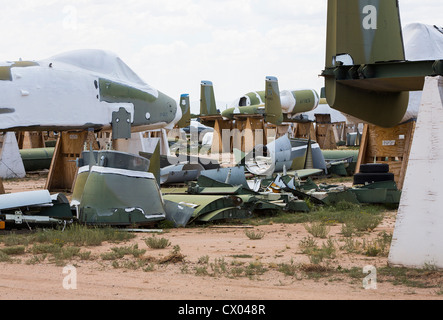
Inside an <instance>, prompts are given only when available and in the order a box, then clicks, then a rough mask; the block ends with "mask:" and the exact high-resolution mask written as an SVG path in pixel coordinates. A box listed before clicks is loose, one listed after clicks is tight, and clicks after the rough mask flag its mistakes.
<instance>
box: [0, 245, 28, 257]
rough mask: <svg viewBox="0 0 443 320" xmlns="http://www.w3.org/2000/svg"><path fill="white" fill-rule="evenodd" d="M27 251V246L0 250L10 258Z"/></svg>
mask: <svg viewBox="0 0 443 320" xmlns="http://www.w3.org/2000/svg"><path fill="white" fill-rule="evenodd" d="M25 249H26V248H25V246H13V247H5V248H3V249H0V252H3V253H5V254H7V255H8V256H19V255H22V254H24V253H25Z"/></svg>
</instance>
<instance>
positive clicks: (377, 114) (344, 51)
mask: <svg viewBox="0 0 443 320" xmlns="http://www.w3.org/2000/svg"><path fill="white" fill-rule="evenodd" d="M327 28H328V30H327V43H326V64H325V65H326V70H329V75H334V76H327V77H325V93H326V99H327V101H328V104H329V105H330V106H331V107H332V108H334V109H337V110H339V111H341V112H343V113H346V114H349V115H352V116H354V117H356V118H359V119H361V120H363V121H366V122H369V123H372V124H375V125H378V126H381V127H393V126H396V125H397V124H399V122H401V120H402V118H403V116H404V114H405V112H406V110H407V107H408V103H409V93H408V92H406V91H400V90H395V89H393V88H392V87H394V86H393V85H392V84H393V83H395V81H396V79H395V78H392V79H388V80H387V81H385V82H383V83H379V85H378V87H377V88H376V89H375V90H371V89H370V85H372V84H377V83H376V82H364V81H361V80H360V79H362V78H361V75H360V73H361V72H362V71H364V67H365V65H368V64H376V63H378V62H392V61H402V60H404V59H405V53H404V45H403V36H402V29H401V22H400V14H399V8H398V0H328V22H327ZM342 66H353V67H352V68H351V67H350V69H349V71H347V72H348V74H347V76H348V77H351V78H352V79H353V80H350V81H340V78H343V75H341V74H340V72H343V71H342V70H343V67H342ZM340 68H341V69H340ZM345 76H346V75H345Z"/></svg>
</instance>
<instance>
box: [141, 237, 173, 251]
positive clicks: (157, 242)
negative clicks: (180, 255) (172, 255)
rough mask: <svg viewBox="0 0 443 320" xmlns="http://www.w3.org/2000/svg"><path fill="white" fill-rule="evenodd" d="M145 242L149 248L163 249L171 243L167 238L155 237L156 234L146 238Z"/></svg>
mask: <svg viewBox="0 0 443 320" xmlns="http://www.w3.org/2000/svg"><path fill="white" fill-rule="evenodd" d="M145 243H146V245H147V246H148V247H149V248H151V249H164V248H167V247H169V246H170V245H171V243H170V242H169V240H168V239H165V238H157V237H156V236H152V237H150V238H148V239H146V240H145Z"/></svg>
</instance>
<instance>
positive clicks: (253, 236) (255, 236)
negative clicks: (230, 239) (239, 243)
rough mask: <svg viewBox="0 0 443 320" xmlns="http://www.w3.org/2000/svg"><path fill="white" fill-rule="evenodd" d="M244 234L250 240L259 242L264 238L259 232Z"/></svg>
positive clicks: (263, 233) (252, 231) (263, 234)
mask: <svg viewBox="0 0 443 320" xmlns="http://www.w3.org/2000/svg"><path fill="white" fill-rule="evenodd" d="M245 234H246V236H247V237H248V238H249V239H251V240H260V239H263V237H264V236H265V232H264V231H260V230H257V231H255V230H246V231H245Z"/></svg>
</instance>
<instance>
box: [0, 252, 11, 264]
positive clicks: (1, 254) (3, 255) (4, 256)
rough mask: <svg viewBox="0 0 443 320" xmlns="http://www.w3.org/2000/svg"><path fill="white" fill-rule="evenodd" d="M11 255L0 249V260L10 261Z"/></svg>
mask: <svg viewBox="0 0 443 320" xmlns="http://www.w3.org/2000/svg"><path fill="white" fill-rule="evenodd" d="M11 260H12V259H11V257H10V256H9V255H7V254H6V253H4V252H3V251H0V262H11Z"/></svg>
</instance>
